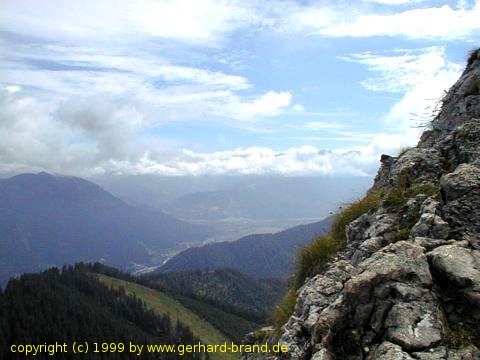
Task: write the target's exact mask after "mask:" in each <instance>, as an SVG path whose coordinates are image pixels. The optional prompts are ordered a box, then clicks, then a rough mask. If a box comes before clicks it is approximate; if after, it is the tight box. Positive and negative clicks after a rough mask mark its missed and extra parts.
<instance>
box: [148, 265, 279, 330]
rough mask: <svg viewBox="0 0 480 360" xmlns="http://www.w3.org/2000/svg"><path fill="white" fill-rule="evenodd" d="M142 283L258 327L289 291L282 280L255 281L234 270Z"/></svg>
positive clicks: (178, 275) (185, 274) (168, 276)
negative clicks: (202, 303) (250, 322)
mask: <svg viewBox="0 0 480 360" xmlns="http://www.w3.org/2000/svg"><path fill="white" fill-rule="evenodd" d="M142 280H144V281H147V283H148V284H149V285H150V286H155V287H156V288H159V289H161V290H162V291H165V292H167V293H171V294H178V295H183V296H187V297H190V298H193V299H196V300H200V301H202V302H206V303H209V304H212V305H214V306H216V307H218V308H221V309H223V310H225V311H227V312H230V313H234V314H236V315H239V316H241V317H243V318H245V319H247V320H250V321H255V322H257V323H258V322H260V323H261V322H263V321H265V320H266V317H267V314H269V313H270V312H271V310H272V307H273V306H274V305H275V304H276V302H277V300H279V299H280V297H281V296H282V295H283V293H284V290H285V288H286V286H285V285H286V284H285V283H284V282H282V281H280V280H276V279H256V278H253V277H251V276H249V275H246V274H243V273H241V272H239V271H236V270H232V269H215V270H194V271H185V272H174V273H158V272H157V273H153V274H148V275H146V276H145V277H143V279H142Z"/></svg>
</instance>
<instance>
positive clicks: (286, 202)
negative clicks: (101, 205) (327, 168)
mask: <svg viewBox="0 0 480 360" xmlns="http://www.w3.org/2000/svg"><path fill="white" fill-rule="evenodd" d="M372 180H373V179H372V178H369V177H361V176H356V177H354V176H348V177H347V176H343V177H342V176H335V177H333V176H298V177H287V176H274V175H244V176H155V175H138V176H126V175H124V176H113V175H109V176H102V177H95V178H92V181H94V182H96V183H98V184H100V185H101V186H102V187H103V188H105V189H107V190H108V191H110V192H111V193H113V194H114V195H116V196H118V197H120V198H121V199H125V200H127V201H128V202H130V203H133V204H143V205H147V206H151V207H155V208H159V209H162V210H165V211H167V212H168V213H170V214H172V215H173V216H175V217H177V218H182V219H186V220H210V221H211V220H220V219H234V218H242V219H254V220H259V219H289V218H296V219H301V218H304V219H306V218H308V219H312V218H313V219H320V218H323V217H325V216H327V215H328V214H329V212H330V211H331V210H332V209H335V208H336V207H338V206H339V205H342V203H344V202H346V201H350V200H352V198H355V197H356V196H360V195H362V194H363V193H364V191H365V190H366V189H367V188H368V187H369V186H370V185H371V182H372ZM303 223H305V222H303Z"/></svg>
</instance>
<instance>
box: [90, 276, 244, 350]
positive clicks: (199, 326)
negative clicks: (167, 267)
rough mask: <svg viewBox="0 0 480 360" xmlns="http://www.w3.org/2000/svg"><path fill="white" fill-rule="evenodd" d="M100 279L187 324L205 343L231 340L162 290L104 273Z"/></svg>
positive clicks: (158, 311)
mask: <svg viewBox="0 0 480 360" xmlns="http://www.w3.org/2000/svg"><path fill="white" fill-rule="evenodd" d="M97 276H98V277H99V280H100V281H101V282H102V283H104V284H106V285H108V286H109V287H112V288H114V289H120V288H123V289H125V293H126V294H127V295H135V297H136V298H138V299H140V300H141V301H143V302H144V303H145V305H146V306H147V307H148V308H149V309H152V310H153V312H154V313H155V314H157V315H160V316H161V315H163V314H167V315H168V317H169V318H170V319H171V320H172V322H173V323H176V322H177V321H180V323H182V324H184V325H185V326H187V327H188V328H189V329H190V330H191V332H192V334H193V335H194V336H195V337H197V338H199V339H200V341H201V342H202V343H205V344H213V345H214V344H223V343H225V342H228V341H230V339H229V338H228V337H227V336H225V335H224V334H222V333H221V332H220V331H219V330H218V329H216V328H215V327H214V326H212V325H211V324H210V323H208V322H207V321H205V320H204V319H202V318H201V317H200V316H199V315H197V314H195V313H194V312H192V311H191V310H190V309H188V308H187V307H185V306H184V305H182V304H181V303H180V302H178V301H177V300H175V299H173V298H171V297H169V296H168V295H166V294H164V293H162V292H161V291H158V290H154V289H151V288H148V287H146V286H142V285H139V284H136V283H134V282H129V281H126V280H122V279H116V278H113V277H109V276H105V275H102V274H98V275H97ZM210 356H211V358H212V359H235V358H236V357H235V356H233V355H232V354H220V353H219V354H215V353H213V354H211V355H210Z"/></svg>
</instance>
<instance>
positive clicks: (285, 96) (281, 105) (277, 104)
mask: <svg viewBox="0 0 480 360" xmlns="http://www.w3.org/2000/svg"><path fill="white" fill-rule="evenodd" d="M291 102H292V94H290V93H289V92H286V91H282V92H275V91H269V92H267V93H266V94H264V95H262V96H259V97H257V98H256V99H253V100H252V101H250V102H244V103H242V104H239V106H238V107H237V108H236V109H234V111H235V112H236V113H237V114H238V115H237V116H240V118H246V119H249V118H254V117H255V116H266V117H270V116H275V115H278V114H279V113H280V112H281V111H282V109H285V108H286V107H288V106H290V104H291Z"/></svg>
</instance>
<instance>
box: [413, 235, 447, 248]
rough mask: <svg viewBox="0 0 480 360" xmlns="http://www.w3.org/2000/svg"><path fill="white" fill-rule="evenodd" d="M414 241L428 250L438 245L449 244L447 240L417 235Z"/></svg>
mask: <svg viewBox="0 0 480 360" xmlns="http://www.w3.org/2000/svg"><path fill="white" fill-rule="evenodd" d="M413 242H414V243H415V244H417V245H419V246H421V247H423V248H425V249H426V250H428V251H430V250H433V249H435V248H436V247H439V246H442V245H447V244H448V242H447V240H442V239H432V238H428V237H422V236H419V237H415V238H414V240H413Z"/></svg>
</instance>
